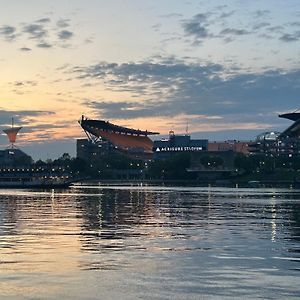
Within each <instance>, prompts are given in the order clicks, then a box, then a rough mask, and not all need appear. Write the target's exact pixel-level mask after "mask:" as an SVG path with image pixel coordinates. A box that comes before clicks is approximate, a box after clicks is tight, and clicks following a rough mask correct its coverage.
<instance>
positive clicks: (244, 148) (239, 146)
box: [208, 140, 250, 155]
mask: <svg viewBox="0 0 300 300" xmlns="http://www.w3.org/2000/svg"><path fill="white" fill-rule="evenodd" d="M249 143H250V142H241V141H237V140H228V141H222V142H209V143H208V151H233V152H235V153H241V154H244V155H248V154H249Z"/></svg>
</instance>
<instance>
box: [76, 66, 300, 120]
mask: <svg viewBox="0 0 300 300" xmlns="http://www.w3.org/2000/svg"><path fill="white" fill-rule="evenodd" d="M72 72H73V73H74V74H75V75H76V77H77V78H79V79H80V80H91V79H93V80H101V81H102V82H104V83H105V86H106V89H107V90H111V91H118V92H123V91H129V92H131V93H133V94H135V95H136V97H137V98H138V99H141V101H140V102H134V101H132V100H130V101H124V100H122V101H120V102H112V101H108V102H107V101H103V100H102V101H96V100H93V101H88V102H87V103H86V105H88V106H90V107H92V108H94V109H95V111H98V113H99V116H102V117H105V118H108V119H111V118H123V119H126V118H128V119H129V118H135V117H147V116H148V117H153V116H164V117H166V118H168V117H172V116H176V115H179V114H187V115H194V116H197V115H198V116H199V120H201V118H204V117H203V116H208V117H206V118H205V122H206V123H207V122H211V124H212V126H213V125H214V124H215V125H216V126H217V124H226V123H227V124H234V123H236V124H238V125H237V126H241V124H247V123H251V124H265V125H266V126H269V125H270V124H271V125H275V124H276V122H278V121H277V118H276V114H277V112H280V111H281V112H282V111H288V110H290V109H292V108H295V107H297V106H298V105H299V100H300V98H299V95H300V70H294V71H290V72H286V71H281V70H274V71H268V72H262V73H252V74H251V73H245V74H243V72H242V70H236V73H232V72H231V75H230V76H224V75H225V74H226V69H225V68H224V67H222V66H221V65H217V64H206V65H197V64H185V63H177V62H176V61H175V60H174V64H168V65H167V64H166V65H164V64H159V63H156V64H154V63H148V62H145V63H140V64H134V63H130V64H114V63H112V64H111V63H99V64H96V65H92V66H88V67H76V68H74V69H73V70H72ZM94 84H95V83H94ZM209 116H218V118H211V119H210V118H209ZM220 126H221V125H220ZM261 126H263V125H261Z"/></svg>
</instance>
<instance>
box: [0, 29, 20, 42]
mask: <svg viewBox="0 0 300 300" xmlns="http://www.w3.org/2000/svg"><path fill="white" fill-rule="evenodd" d="M0 36H3V37H4V39H5V40H6V41H8V42H11V41H13V40H15V38H16V37H17V35H16V28H15V27H13V26H9V25H4V26H1V27H0Z"/></svg>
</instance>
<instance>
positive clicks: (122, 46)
mask: <svg viewBox="0 0 300 300" xmlns="http://www.w3.org/2000/svg"><path fill="white" fill-rule="evenodd" d="M0 4H1V6H0V7H1V9H0V47H1V52H0V70H1V72H0V128H1V129H4V128H6V127H8V126H9V124H10V123H11V118H12V117H14V119H15V123H16V125H19V126H23V127H24V128H23V129H22V131H21V132H20V137H19V141H18V143H17V145H18V147H20V148H21V149H23V150H24V151H26V152H27V153H28V154H30V155H32V156H33V157H34V158H35V159H37V158H42V159H45V158H54V157H57V156H59V155H61V154H62V153H63V152H69V153H70V154H71V155H75V139H76V138H83V137H84V133H83V132H82V130H81V128H80V126H79V125H78V123H77V120H78V119H79V118H80V116H81V115H82V114H84V115H86V116H88V117H89V118H101V119H105V120H109V121H111V122H113V123H117V124H119V125H124V126H129V127H133V128H139V129H148V130H152V131H159V132H160V133H161V134H163V135H165V134H167V133H168V131H169V130H174V131H175V133H178V134H179V133H185V131H186V126H187V123H188V128H189V132H190V133H191V134H192V136H193V137H195V138H196V137H197V138H200V137H202V138H209V139H211V140H222V139H232V138H236V139H242V140H247V139H253V138H255V136H256V135H257V134H258V133H260V132H263V131H268V130H279V131H280V130H283V129H284V128H285V127H287V126H289V125H290V122H289V121H288V120H282V119H279V118H278V117H277V115H278V114H279V113H282V112H288V111H293V110H296V109H297V108H299V107H300V1H299V0H261V1H256V0H232V1H231V0H226V1H219V0H214V1H196V0H195V1H191V0H190V1H188V0H187V1H184V0H163V1H158V0H151V1H150V0H143V1H141V0H123V1H121V0H109V1H104V0H89V1H83V0H72V1H66V0H52V1H45V0H26V1H24V0H10V1H6V0H0ZM7 145H8V142H7V139H6V137H5V136H4V135H2V136H1V137H0V146H1V148H5V147H6V146H7Z"/></svg>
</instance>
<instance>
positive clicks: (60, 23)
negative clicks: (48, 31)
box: [56, 19, 70, 28]
mask: <svg viewBox="0 0 300 300" xmlns="http://www.w3.org/2000/svg"><path fill="white" fill-rule="evenodd" d="M69 22H70V19H60V20H58V21H57V22H56V26H57V27H59V28H66V27H69V26H70V24H69Z"/></svg>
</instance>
